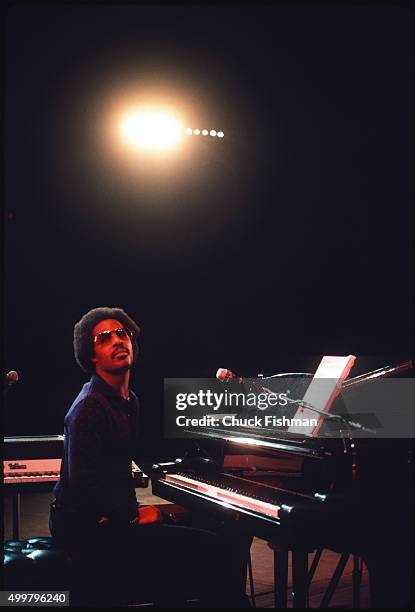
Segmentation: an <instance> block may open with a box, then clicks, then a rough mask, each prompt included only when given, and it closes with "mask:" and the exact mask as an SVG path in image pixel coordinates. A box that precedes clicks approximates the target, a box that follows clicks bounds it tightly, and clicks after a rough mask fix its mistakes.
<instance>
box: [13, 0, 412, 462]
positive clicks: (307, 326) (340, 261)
mask: <svg viewBox="0 0 415 612" xmlns="http://www.w3.org/2000/svg"><path fill="white" fill-rule="evenodd" d="M411 45H412V29H411V21H410V15H409V13H408V11H407V10H406V9H405V8H402V7H391V6H386V5H385V6H365V7H364V6H354V7H353V6H349V7H329V6H326V7H324V6H323V7H318V6H310V7H308V8H306V7H304V6H295V5H294V6H292V7H291V8H287V7H283V6H278V5H276V6H262V7H255V8H254V7H252V6H243V5H241V6H239V7H232V8H231V7H219V6H209V7H204V8H202V7H186V8H185V7H180V6H172V7H168V6H162V5H160V6H158V7H156V8H149V7H140V6H127V5H125V6H123V5H120V6H117V7H111V6H102V5H101V6H98V5H96V6H91V5H90V6H82V5H74V6H55V7H54V6H33V7H31V8H29V7H18V6H15V7H13V8H11V9H9V11H8V13H7V20H6V51H7V54H6V133H5V136H6V144H5V156H6V185H5V186H6V205H5V296H6V298H5V320H4V327H5V346H4V352H5V365H4V368H5V372H6V371H8V370H11V369H15V370H17V371H18V372H19V375H20V381H19V383H18V384H17V385H15V387H14V388H13V389H11V390H10V392H9V393H8V395H7V403H6V408H5V412H4V418H3V421H4V429H5V434H6V435H24V434H32V435H39V434H47V433H61V432H62V431H63V418H64V415H65V414H66V412H67V410H68V408H69V406H70V404H71V402H72V400H73V399H74V397H75V395H76V394H77V393H78V391H79V389H80V387H81V385H82V384H83V382H85V380H86V377H85V376H84V374H83V373H82V372H81V370H80V369H79V368H78V366H77V365H76V364H75V361H74V359H73V351H72V333H73V325H74V323H75V322H76V321H77V320H78V319H79V318H80V317H81V316H82V315H83V314H84V313H85V312H86V311H87V310H89V309H90V308H92V307H95V306H100V305H108V306H122V307H123V308H125V309H126V310H127V312H128V313H130V315H131V316H132V317H133V318H135V319H136V320H137V321H138V322H139V324H140V325H141V326H142V336H141V343H140V346H141V353H140V358H139V361H138V364H137V368H136V369H135V371H134V374H133V378H132V386H133V388H134V389H135V390H136V391H137V393H138V394H139V396H140V398H141V402H142V408H143V412H144V420H145V428H146V433H147V435H148V440H149V444H150V446H151V449H152V451H153V452H154V454H155V455H157V454H160V453H161V452H163V453H165V452H167V451H166V448H169V445H168V444H167V445H166V444H164V443H163V433H162V402H163V378H164V377H169V376H175V377H181V376H183V377H191V376H195V377H204V376H213V375H214V374H215V372H216V369H217V368H218V367H227V368H230V369H233V370H235V371H237V372H238V373H240V374H241V375H247V376H253V375H256V374H257V373H259V372H262V373H264V374H273V373H276V372H284V371H289V372H292V371H314V370H315V368H316V367H317V365H318V363H319V360H320V358H321V356H322V355H324V354H338V355H341V354H349V353H352V354H355V355H357V357H358V362H357V365H356V366H355V368H354V371H353V373H355V374H359V373H361V372H364V371H367V370H368V369H372V368H376V367H381V366H383V365H387V364H388V363H389V362H393V361H396V362H398V361H400V360H402V361H403V360H406V359H408V358H410V357H411V355H412V345H411V331H412V330H411V325H412V320H411V317H412V307H413V304H412V233H411V232H412V218H411V195H412V194H411V178H412V166H413V151H412V124H413V90H412V86H413V83H412V78H413V58H412V50H411ZM150 94H151V95H150ZM134 96H136V97H138V98H140V100H141V99H144V100H145V99H146V96H148V97H149V98H151V99H153V98H154V99H157V100H162V101H163V103H165V104H166V105H167V106H169V105H170V106H173V107H174V108H177V109H178V110H179V112H181V114H182V115H183V116H184V117H185V118H186V121H187V125H189V126H190V127H199V128H201V129H202V128H205V127H206V128H208V129H211V128H214V129H217V130H219V129H222V130H223V131H224V133H225V138H223V139H222V140H219V139H218V138H211V137H202V136H199V137H195V136H192V137H187V141H186V142H185V143H184V144H183V148H182V150H181V153H180V152H178V153H177V157H175V155H174V154H171V155H165V156H164V157H163V156H162V157H160V158H157V157H156V156H150V157H145V156H144V155H142V154H141V155H138V154H134V153H132V152H131V151H127V150H122V147H121V146H120V143H118V142H116V138H115V137H114V133H113V131H112V130H113V126H114V122H115V121H116V117H117V116H118V114H119V113H120V112H121V110H122V109H123V108H124V107H125V106H128V104H129V103H130V102H131V100H133V99H135V98H134Z"/></svg>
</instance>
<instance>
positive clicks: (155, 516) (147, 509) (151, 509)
mask: <svg viewBox="0 0 415 612" xmlns="http://www.w3.org/2000/svg"><path fill="white" fill-rule="evenodd" d="M162 521H163V515H162V513H161V512H160V510H159V509H158V508H157V506H140V507H139V508H138V516H137V518H136V519H134V521H133V523H134V524H138V525H148V524H150V523H161V522H162Z"/></svg>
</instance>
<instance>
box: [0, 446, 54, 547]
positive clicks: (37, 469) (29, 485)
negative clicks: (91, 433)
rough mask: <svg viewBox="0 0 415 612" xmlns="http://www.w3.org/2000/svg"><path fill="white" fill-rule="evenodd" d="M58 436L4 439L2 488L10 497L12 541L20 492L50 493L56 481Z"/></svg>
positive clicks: (16, 534)
mask: <svg viewBox="0 0 415 612" xmlns="http://www.w3.org/2000/svg"><path fill="white" fill-rule="evenodd" d="M63 440H64V437H63V436H62V435H46V436H14V437H6V438H4V457H7V458H6V459H4V460H3V485H4V487H5V491H6V493H11V495H12V504H13V510H12V521H13V539H15V540H18V539H19V530H20V504H21V497H20V494H21V493H29V492H36V493H40V492H45V491H52V489H53V487H54V485H55V483H56V482H57V481H58V480H59V475H60V467H61V459H60V457H61V456H62V450H63Z"/></svg>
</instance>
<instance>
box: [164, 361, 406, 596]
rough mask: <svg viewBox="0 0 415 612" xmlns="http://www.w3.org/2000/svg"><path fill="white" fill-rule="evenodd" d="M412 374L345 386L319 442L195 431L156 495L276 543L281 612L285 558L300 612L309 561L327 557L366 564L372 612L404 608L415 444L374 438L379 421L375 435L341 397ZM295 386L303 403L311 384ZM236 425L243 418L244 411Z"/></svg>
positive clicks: (389, 371) (300, 381)
mask: <svg viewBox="0 0 415 612" xmlns="http://www.w3.org/2000/svg"><path fill="white" fill-rule="evenodd" d="M411 367H412V363H411V362H407V363H404V364H400V365H398V366H389V367H385V368H381V369H379V370H375V371H373V372H369V373H367V374H365V375H361V376H358V377H355V378H349V379H347V380H344V381H341V392H342V393H341V396H340V395H339V396H338V397H337V399H336V400H335V401H334V403H333V405H332V406H331V409H330V415H332V417H330V418H324V419H323V421H324V423H323V429H322V430H320V432H319V434H320V435H318V436H313V435H299V434H298V433H293V432H291V431H290V430H289V428H288V429H285V430H283V429H281V428H280V429H278V430H277V429H274V430H273V429H271V430H270V428H269V427H268V428H261V427H255V428H252V427H244V426H243V425H242V426H240V427H238V428H237V429H235V428H234V427H232V428H231V427H229V426H228V427H227V426H226V425H225V424H222V422H219V425H216V426H215V427H203V428H200V430H193V432H192V434H191V435H192V437H193V438H194V440H193V447H192V450H190V451H189V452H188V453H187V454H186V456H184V457H183V458H180V459H176V460H175V461H172V462H166V463H159V464H155V465H154V466H153V472H152V486H153V493H154V494H155V495H157V496H159V497H161V498H164V499H167V500H169V501H172V502H174V503H177V504H180V505H182V506H185V507H187V508H190V509H191V510H192V511H193V513H194V514H196V515H197V516H198V517H199V518H200V520H201V522H202V523H204V524H206V525H211V524H212V521H219V522H220V523H221V524H222V525H223V524H226V523H227V522H228V523H233V524H237V525H238V528H239V529H240V530H241V532H242V533H245V534H251V535H252V536H257V537H260V538H263V539H265V540H267V541H270V542H272V543H273V545H274V548H276V549H277V550H278V551H279V553H278V555H277V556H276V593H277V599H276V603H277V605H278V606H279V607H286V579H287V555H288V551H291V554H292V564H293V591H294V600H293V605H294V607H305V606H306V602H307V589H308V585H309V578H310V574H309V570H310V568H309V564H308V555H309V553H311V552H312V551H315V550H317V551H321V550H322V549H324V548H327V549H331V550H334V551H337V552H341V553H350V554H353V555H354V556H355V557H357V556H358V557H360V558H361V559H363V560H364V562H365V563H366V565H367V567H368V571H369V580H370V589H371V602H372V606H373V607H390V606H394V607H396V606H405V605H406V604H407V603H408V601H409V600H410V597H411V593H410V589H411V561H412V559H411V552H412V551H411V529H412V494H411V488H412V487H411V484H412V439H411V438H410V437H407V438H404V437H401V438H399V439H391V438H387V437H380V438H379V437H377V435H376V418H375V420H374V422H372V423H371V422H369V426H370V425H372V426H373V425H374V427H375V429H372V428H371V427H369V426H366V427H365V426H362V425H361V422H357V421H356V418H355V417H353V418H350V415H347V410H345V405H344V402H343V400H342V397H347V392H348V391H351V389H352V388H353V391H354V392H355V391H356V388H357V387H360V386H361V385H365V384H377V381H378V380H379V379H384V378H385V377H387V376H394V377H396V376H398V377H399V376H401V375H402V374H401V373H402V372H404V373H407V371H408V370H409V369H410V368H411ZM286 377H287V375H275V376H271V377H266V378H261V379H260V384H261V385H266V388H267V389H268V390H270V391H273V392H280V391H281V389H282V387H281V385H284V383H285V382H286ZM289 377H290V381H291V382H290V384H291V387H292V386H293V381H294V386H295V394H296V396H297V397H299V398H304V397H306V394H307V389H308V388H309V386H310V381H311V380H312V379H313V375H311V374H307V373H298V374H290V375H289ZM240 380H241V379H240ZM262 388H263V387H262ZM346 403H347V402H346ZM291 408H292V409H293V408H295V409H297V408H298V406H295V407H293V406H291ZM392 408H393V407H391V409H392ZM291 414H292V413H291ZM239 416H242V417H244V416H245V417H246V416H247V412H246V409H245V412H242V414H241V415H239ZM319 417H321V415H319ZM222 421H223V423H225V422H227V423H228V422H229V419H228V420H227V421H226V419H222ZM241 422H243V418H242V419H241ZM359 427H360V429H359ZM366 434H367V435H366ZM370 434H372V435H370ZM278 593H279V594H280V595H279V596H278Z"/></svg>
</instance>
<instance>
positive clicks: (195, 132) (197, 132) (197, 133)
mask: <svg viewBox="0 0 415 612" xmlns="http://www.w3.org/2000/svg"><path fill="white" fill-rule="evenodd" d="M193 134H196V136H199V134H200V130H198V129H197V128H196V129H195V130H193Z"/></svg>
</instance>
